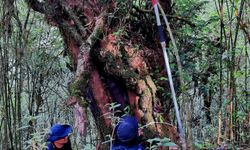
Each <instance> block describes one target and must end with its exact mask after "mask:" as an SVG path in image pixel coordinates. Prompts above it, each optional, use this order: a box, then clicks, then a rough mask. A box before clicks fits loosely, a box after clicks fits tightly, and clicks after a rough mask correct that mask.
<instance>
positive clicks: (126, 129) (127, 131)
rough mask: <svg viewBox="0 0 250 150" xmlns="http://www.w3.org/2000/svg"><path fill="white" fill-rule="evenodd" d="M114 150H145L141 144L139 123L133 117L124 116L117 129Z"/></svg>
mask: <svg viewBox="0 0 250 150" xmlns="http://www.w3.org/2000/svg"><path fill="white" fill-rule="evenodd" d="M114 133H115V141H114V144H113V145H112V150H144V148H143V147H142V145H141V144H140V140H139V134H138V121H137V119H136V118H135V117H133V116H129V115H127V116H124V117H122V118H121V119H120V121H119V122H118V124H117V125H116V127H115V131H114Z"/></svg>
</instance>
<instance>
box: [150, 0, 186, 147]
mask: <svg viewBox="0 0 250 150" xmlns="http://www.w3.org/2000/svg"><path fill="white" fill-rule="evenodd" d="M152 3H153V6H154V12H155V17H156V22H157V28H158V33H159V36H160V43H161V47H162V51H163V56H164V60H165V67H166V69H167V74H168V80H169V85H170V89H171V93H172V99H173V103H174V108H175V115H176V118H177V123H178V129H179V135H180V139H181V143H182V149H184V150H185V149H186V141H185V133H184V130H183V127H182V123H181V118H180V113H179V108H178V104H177V100H176V93H175V89H174V83H173V78H172V74H171V69H170V65H169V60H168V55H167V48H166V42H165V37H164V32H163V28H162V25H161V20H160V15H159V9H158V6H157V0H152Z"/></svg>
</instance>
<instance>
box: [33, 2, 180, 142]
mask: <svg viewBox="0 0 250 150" xmlns="http://www.w3.org/2000/svg"><path fill="white" fill-rule="evenodd" d="M127 3H128V5H129V4H130V3H132V1H128V2H127ZM28 4H29V6H30V7H32V8H33V9H34V10H35V11H38V12H41V13H43V14H45V17H46V19H47V21H48V23H49V24H51V25H53V26H57V27H58V28H59V29H60V32H61V34H62V35H63V38H64V42H65V45H66V47H67V48H66V52H67V54H68V55H69V56H70V57H71V60H72V64H71V66H72V71H73V72H75V77H74V79H73V80H72V82H71V83H70V85H69V89H70V92H71V95H72V97H71V100H73V102H72V101H71V102H72V103H79V104H80V106H82V107H83V108H84V107H86V106H89V107H90V109H91V110H92V114H93V116H94V118H95V121H96V124H97V127H98V130H99V134H100V137H101V139H102V141H104V140H106V139H105V135H108V134H111V133H112V124H111V123H112V122H111V119H110V118H107V117H105V115H106V114H108V113H110V110H109V108H108V107H107V105H108V104H110V103H113V102H117V103H119V104H121V105H120V107H119V109H120V110H121V111H123V109H124V108H125V107H126V106H130V109H131V110H130V113H131V114H133V115H134V116H136V117H137V119H138V120H139V122H140V123H141V124H142V125H146V124H150V125H148V126H147V128H144V135H145V137H146V138H153V137H156V136H161V137H163V136H164V137H169V138H171V139H172V140H173V141H174V142H176V143H178V142H179V136H178V134H177V131H176V128H175V127H174V126H170V125H166V124H159V123H153V122H157V121H158V120H159V116H161V113H162V110H163V109H162V108H161V105H159V104H160V100H159V98H157V96H156V90H157V88H156V85H155V83H154V81H153V79H152V77H151V75H150V69H152V68H155V66H151V65H152V62H151V61H150V59H148V58H147V56H150V57H154V58H157V59H158V58H159V56H156V55H155V54H156V52H155V50H154V49H152V47H151V48H150V47H149V46H147V45H145V44H144V43H150V42H154V41H156V40H155V39H152V41H145V39H147V37H143V36H147V35H137V34H135V33H133V32H134V31H132V29H134V27H131V25H128V24H127V25H124V26H122V25H121V24H120V23H121V22H122V20H124V19H125V18H119V19H117V20H116V21H114V22H115V23H114V24H109V21H110V18H112V17H119V16H112V15H111V14H115V12H116V11H117V2H116V1H111V0H106V1H105V2H104V1H98V0H85V1H84V0H65V1H60V0H48V1H46V2H44V3H41V2H39V1H36V0H28ZM164 6H165V7H167V6H168V7H169V6H170V1H164ZM131 8H132V7H131ZM127 11H128V10H127ZM141 11H143V10H141ZM137 19H140V18H137ZM141 19H142V18H141ZM117 22H118V23H117ZM119 22H120V23H119ZM135 26H136V25H135ZM137 26H138V25H137ZM136 28H140V26H139V27H136ZM139 30H142V31H143V30H149V29H145V28H140V29H139ZM120 31H122V32H120ZM125 33H127V34H125ZM148 45H150V44H148ZM154 45H156V44H154ZM158 46H159V45H158ZM160 59H162V57H160ZM154 61H155V60H154ZM159 64H160V63H159ZM118 115H119V114H118ZM163 118H164V117H163Z"/></svg>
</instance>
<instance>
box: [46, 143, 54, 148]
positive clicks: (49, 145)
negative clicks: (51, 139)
mask: <svg viewBox="0 0 250 150" xmlns="http://www.w3.org/2000/svg"><path fill="white" fill-rule="evenodd" d="M47 147H48V148H47V149H46V150H54V146H53V144H52V143H49V144H48V145H47Z"/></svg>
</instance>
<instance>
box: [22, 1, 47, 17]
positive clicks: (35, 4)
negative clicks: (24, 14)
mask: <svg viewBox="0 0 250 150" xmlns="http://www.w3.org/2000/svg"><path fill="white" fill-rule="evenodd" d="M26 3H27V4H28V6H29V7H30V8H32V9H33V10H34V11H37V12H40V13H43V14H44V13H45V10H46V9H45V3H42V2H39V1H38V0H26Z"/></svg>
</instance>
